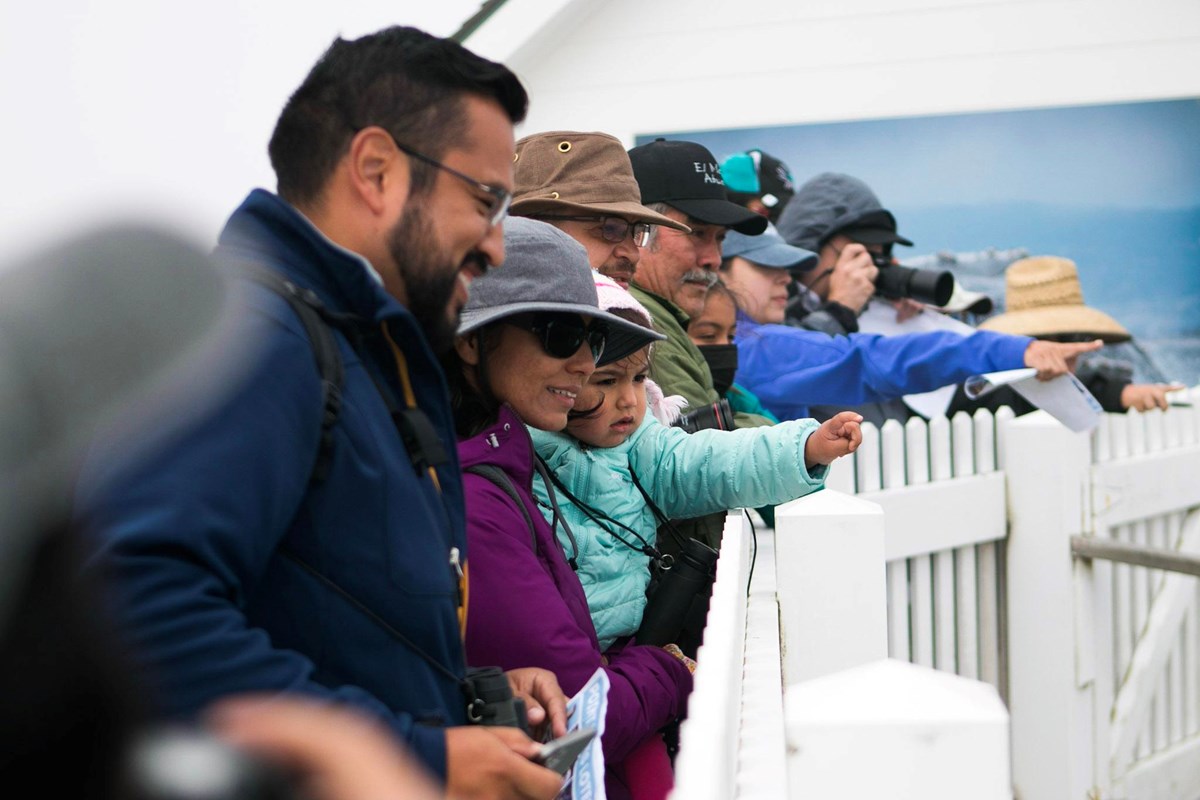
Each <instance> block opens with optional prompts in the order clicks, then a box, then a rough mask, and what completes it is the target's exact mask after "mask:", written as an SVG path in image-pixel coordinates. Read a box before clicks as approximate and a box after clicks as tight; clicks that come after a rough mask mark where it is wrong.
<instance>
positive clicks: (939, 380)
mask: <svg viewBox="0 0 1200 800" xmlns="http://www.w3.org/2000/svg"><path fill="white" fill-rule="evenodd" d="M744 327H748V330H746V331H745V333H743V334H742V335H739V337H738V340H737V346H738V373H737V380H738V382H739V383H741V384H743V385H745V386H746V388H748V389H749V390H750V391H751V392H753V393H754V394H756V395H757V396H758V398H759V399H760V400H761V401H762V402H763V404H764V405H765V406H766V407H767V408H769V409H771V411H772V412H774V413H776V414H778V415H779V416H780V417H781V418H785V417H792V416H794V414H793V413H789V411H790V410H792V409H795V408H796V407H803V406H808V405H812V404H816V403H821V404H831V405H858V404H860V403H866V402H873V401H878V400H889V399H892V398H895V397H900V396H902V395H905V394H914V393H918V392H927V391H932V390H933V389H937V388H938V387H941V386H946V385H947V384H951V383H958V382H960V381H962V380H965V379H966V378H968V377H970V376H971V375H975V374H979V373H982V372H993V371H996V370H1003V369H1017V368H1019V367H1022V366H1024V365H1025V350H1026V349H1027V348H1028V347H1029V344H1030V342H1032V341H1033V340H1032V339H1030V338H1028V337H1025V336H1009V335H1006V334H999V333H993V332H990V331H977V332H976V333H973V334H971V335H970V336H960V335H958V334H957V333H952V332H947V331H937V332H933V333H914V334H906V335H904V336H882V335H879V334H872V333H856V334H850V335H849V336H836V337H830V336H825V335H824V334H820V333H814V332H812V331H806V330H802V329H800V328H792V327H788V326H785V325H750V326H744Z"/></svg>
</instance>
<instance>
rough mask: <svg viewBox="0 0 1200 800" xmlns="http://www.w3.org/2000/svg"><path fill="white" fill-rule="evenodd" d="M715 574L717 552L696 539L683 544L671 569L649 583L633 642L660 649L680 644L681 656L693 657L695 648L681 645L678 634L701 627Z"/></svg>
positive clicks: (664, 570) (662, 571)
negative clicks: (639, 625)
mask: <svg viewBox="0 0 1200 800" xmlns="http://www.w3.org/2000/svg"><path fill="white" fill-rule="evenodd" d="M716 572H717V551H716V550H714V549H712V548H711V547H709V546H708V545H706V544H705V543H704V542H701V541H699V540H697V539H688V540H687V541H685V542H684V543H683V547H682V548H681V549H680V551H679V555H677V556H675V557H674V562H673V563H672V564H671V565H670V567H667V568H663V569H662V570H661V571H660V572H659V574H658V575H656V576H655V577H654V579H652V580H651V582H650V587H649V588H648V589H647V594H648V595H649V599H648V600H647V602H646V610H645V611H644V612H643V613H642V624H641V627H639V628H638V632H637V637H636V640H635V641H636V642H637V643H638V644H653V645H658V646H659V647H661V646H663V645H665V644H672V643H674V644H679V645H680V649H681V650H683V651H684V653H686V654H687V655H688V656H689V657H691V658H695V657H696V652H695V650H696V648H695V647H693V646H687V647H685V646H684V645H683V644H682V643H680V641H679V639H680V633H681V632H682V631H683V630H684V627H685V626H687V627H688V629H689V630H700V629H702V628H703V625H704V615H705V614H707V613H708V598H709V595H710V594H711V593H712V584H713V579H714V578H715V577H716ZM693 626H694V627H693ZM689 650H690V651H691V652H689Z"/></svg>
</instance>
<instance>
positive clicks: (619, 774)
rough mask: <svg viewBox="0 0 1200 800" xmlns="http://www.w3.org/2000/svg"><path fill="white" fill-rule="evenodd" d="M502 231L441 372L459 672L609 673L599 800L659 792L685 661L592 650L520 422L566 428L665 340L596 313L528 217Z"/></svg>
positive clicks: (573, 688) (585, 280) (643, 648)
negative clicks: (465, 596) (457, 521)
mask: <svg viewBox="0 0 1200 800" xmlns="http://www.w3.org/2000/svg"><path fill="white" fill-rule="evenodd" d="M504 234H505V235H504V244H505V249H506V251H507V257H506V259H505V261H504V265H503V266H502V267H501V268H500V269H498V270H494V271H492V272H489V273H488V274H486V275H484V276H482V277H480V278H477V279H476V280H475V281H474V282H473V283H472V285H471V291H470V299H469V300H468V302H467V305H466V307H465V308H464V309H463V313H462V320H461V323H460V326H459V329H458V332H459V337H458V339H457V341H456V343H455V348H454V354H453V355H452V356H451V357H450V361H449V364H448V368H447V373H448V376H447V377H448V380H449V382H450V386H451V396H452V401H453V403H454V407H455V420H456V423H457V425H458V429H459V430H458V434H459V446H458V452H459V458H460V460H461V462H462V468H463V472H464V475H463V485H464V489H465V496H466V506H467V553H468V558H469V566H470V570H469V579H470V580H469V602H468V613H467V633H466V645H467V658H468V663H472V664H496V665H499V666H501V667H504V668H509V667H516V666H540V667H544V668H546V669H550V670H552V671H553V672H554V673H555V675H556V676H557V677H558V682H559V684H560V685H561V686H562V689H563V691H564V692H565V693H566V694H567V695H568V696H569V695H572V694H574V693H576V692H577V691H579V689H580V688H582V687H583V685H584V683H586V682H587V680H588V678H590V677H591V676H592V674H593V673H594V672H595V671H596V670H597V669H599V668H603V669H605V670H606V671H607V674H608V678H609V681H610V688H609V693H608V715H607V717H606V718H605V727H604V736H603V746H604V755H605V763H606V781H605V783H606V788H607V792H608V797H609V798H612V799H613V800H618V799H619V798H630V797H648V796H660V797H661V796H662V794H663V793H664V792H665V789H666V788H669V786H670V780H671V776H670V766H669V761H668V760H667V757H666V749H665V745H664V744H663V740H662V737H661V735H660V734H659V733H658V732H659V731H660V730H661V729H662V728H663V727H664V726H665V725H667V724H668V723H670V722H671V721H672V720H674V719H676V718H677V717H679V716H680V715H681V714H682V712H683V710H684V707H685V703H686V699H687V696H688V693H689V692H690V691H691V688H692V676H691V666H692V665H691V664H690V662H689V661H688V660H687V659H686V657H684V656H683V654H682V653H679V652H678V649H677V648H669V649H668V648H659V647H653V646H648V645H629V646H626V647H624V648H622V649H619V650H618V649H617V648H614V649H612V650H610V651H609V652H607V653H602V652H601V651H600V648H599V645H598V644H597V640H596V632H595V629H594V628H593V627H592V621H591V617H590V616H589V614H588V607H587V600H586V598H585V596H584V593H583V587H582V586H581V585H580V583H579V579H578V578H577V577H576V576H575V573H574V572H573V571H572V569H571V565H570V564H568V562H567V559H566V556H565V555H564V554H563V551H562V549H561V547H560V545H559V543H558V540H557V538H556V537H555V535H554V532H553V531H552V530H551V528H550V526H549V525H547V523H546V522H545V519H544V518H543V516H542V513H541V512H540V511H539V510H538V507H537V505H536V503H535V502H534V499H533V495H532V489H531V485H532V480H533V473H534V470H535V469H536V464H537V461H536V459H535V457H534V450H533V443H532V440H531V439H530V437H529V433H528V431H527V430H526V429H525V426H526V425H529V426H531V427H535V428H540V429H542V430H547V431H557V430H562V429H563V428H564V427H566V424H567V414H568V412H570V411H572V410H573V409H574V408H575V400H576V397H577V396H578V394H579V392H580V390H581V389H582V387H583V385H584V384H585V383H586V382H587V379H588V377H589V376H590V375H591V373H592V371H593V370H594V369H595V367H596V364H597V362H599V363H601V364H606V363H609V362H612V361H617V360H619V359H621V358H623V357H625V356H626V355H629V354H630V353H632V352H634V351H636V350H638V349H641V348H642V347H644V346H645V345H646V344H648V343H649V342H650V341H652V340H654V339H661V338H663V337H662V336H661V335H659V334H656V333H654V332H652V331H650V330H649V329H647V328H644V327H642V326H640V325H636V324H634V323H631V322H628V321H626V320H623V319H621V318H620V317H617V316H614V315H612V314H609V313H607V312H605V311H601V310H600V309H599V307H598V305H597V300H596V287H595V283H594V280H593V277H592V272H591V269H590V267H589V266H588V261H587V254H586V252H585V251H584V249H583V247H582V246H581V245H579V244H578V243H576V242H575V241H574V240H573V239H571V238H570V237H569V236H567V235H566V234H564V233H562V232H561V231H559V230H558V229H556V228H554V227H552V226H550V225H547V224H545V223H542V222H536V221H534V220H528V219H510V220H508V221H507V222H506V223H505V232H504ZM489 468H493V469H498V470H499V471H501V472H503V476H506V477H507V480H504V477H501V478H500V479H499V482H497V480H496V476H495V474H494V472H493V474H492V475H491V476H488V475H487V474H484V473H486V472H487V470H488V469H489ZM518 500H519V502H518ZM631 755H632V758H631ZM647 764H649V765H653V766H652V767H651V768H650V769H649V772H650V774H649V775H648V774H647V767H646V765H647ZM631 771H632V772H636V775H635V774H630V773H631ZM664 773H665V774H664ZM650 784H658V788H657V789H655V791H654V792H647V791H646V790H648V789H650V788H651V786H650Z"/></svg>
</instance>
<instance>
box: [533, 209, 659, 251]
mask: <svg viewBox="0 0 1200 800" xmlns="http://www.w3.org/2000/svg"><path fill="white" fill-rule="evenodd" d="M538 219H561V220H568V221H572V222H599V223H600V238H601V239H603V240H604V241H606V242H611V243H613V244H620V243H621V242H623V241H625V238H626V237H627V236H632V237H633V243H634V244H635V245H637V246H638V247H645V246H646V245H647V244H648V243H649V241H650V231H651V230H653V227H654V226H652V225H651V224H650V223H649V222H629V221H627V220H623V219H621V218H620V217H567V216H555V215H552V214H539V215H538Z"/></svg>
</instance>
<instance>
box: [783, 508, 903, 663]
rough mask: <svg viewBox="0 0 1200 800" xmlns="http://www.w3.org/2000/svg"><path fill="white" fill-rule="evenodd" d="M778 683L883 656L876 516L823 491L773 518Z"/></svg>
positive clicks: (876, 511)
mask: <svg viewBox="0 0 1200 800" xmlns="http://www.w3.org/2000/svg"><path fill="white" fill-rule="evenodd" d="M775 565H776V577H777V582H778V592H779V616H780V623H781V631H780V633H781V635H782V637H783V647H784V655H783V679H784V684H785V685H787V684H791V683H795V682H797V681H802V680H807V679H809V678H815V677H818V676H820V675H825V674H827V673H830V672H836V671H838V670H841V669H845V668H847V667H852V666H856V665H858V664H864V663H866V662H869V661H875V660H877V659H880V658H885V657H887V635H888V634H887V592H886V580H885V575H886V572H885V558H884V538H883V511H882V510H881V509H880V507H879V506H878V505H877V504H875V503H871V502H868V501H866V500H860V499H859V498H857V497H852V496H850V495H846V494H842V493H841V492H834V491H830V490H828V489H826V490H824V491H821V492H818V493H817V494H815V495H811V496H809V497H803V498H800V499H799V500H794V501H792V502H791V503H788V504H786V505H783V506H780V507H779V508H778V509H776V511H775Z"/></svg>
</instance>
